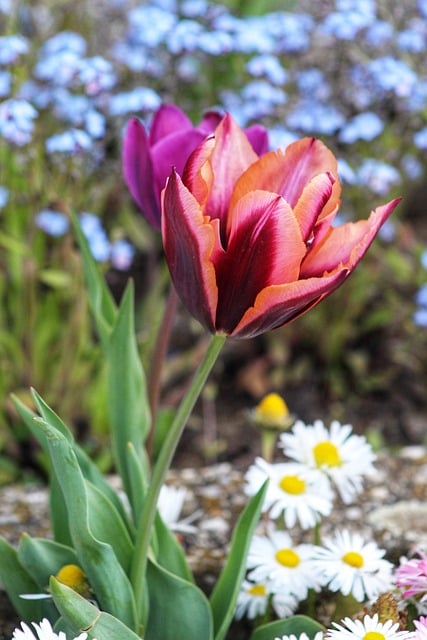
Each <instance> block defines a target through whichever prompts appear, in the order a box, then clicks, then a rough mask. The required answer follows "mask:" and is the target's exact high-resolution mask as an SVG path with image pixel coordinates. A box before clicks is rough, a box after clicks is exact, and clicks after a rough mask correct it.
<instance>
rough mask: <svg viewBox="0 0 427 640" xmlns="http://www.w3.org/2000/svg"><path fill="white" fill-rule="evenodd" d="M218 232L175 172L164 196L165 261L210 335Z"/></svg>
mask: <svg viewBox="0 0 427 640" xmlns="http://www.w3.org/2000/svg"><path fill="white" fill-rule="evenodd" d="M215 227H216V229H215ZM218 232H219V230H218V224H217V223H216V225H213V226H212V225H211V224H209V222H207V221H206V219H205V218H204V217H203V214H202V210H201V208H200V205H199V203H198V202H197V200H196V199H195V198H194V196H193V195H192V194H191V193H190V192H189V191H188V189H187V188H186V187H185V186H184V184H183V183H182V181H181V178H180V176H179V175H178V174H177V173H176V172H175V171H174V172H173V173H172V175H171V177H170V178H169V180H168V183H167V185H166V189H165V191H164V196H163V212H162V236H163V245H164V250H165V255H166V260H167V263H168V267H169V271H170V273H171V277H172V280H173V283H174V285H175V289H176V291H177V293H178V295H179V296H180V298H181V299H182V301H183V302H184V304H185V306H186V307H187V309H188V310H189V311H190V313H192V314H193V316H195V317H196V318H197V319H198V320H199V321H200V322H201V323H202V324H203V325H204V326H205V327H207V329H209V330H210V331H212V332H214V331H215V320H214V319H215V314H216V306H217V299H218V289H217V285H216V277H215V269H214V265H213V263H212V256H213V255H214V254H215V252H216V250H217V237H218Z"/></svg>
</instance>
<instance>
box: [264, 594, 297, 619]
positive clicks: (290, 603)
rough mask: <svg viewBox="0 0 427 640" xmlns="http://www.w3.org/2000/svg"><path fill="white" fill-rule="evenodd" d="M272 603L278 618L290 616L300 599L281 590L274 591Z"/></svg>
mask: <svg viewBox="0 0 427 640" xmlns="http://www.w3.org/2000/svg"><path fill="white" fill-rule="evenodd" d="M271 604H272V607H273V610H274V612H275V614H276V615H277V617H278V618H289V616H291V615H293V614H294V613H295V611H296V608H297V606H298V604H299V600H298V599H297V598H296V597H295V596H294V595H293V594H292V593H286V592H283V591H282V590H279V591H278V592H277V593H273V597H272V599H271Z"/></svg>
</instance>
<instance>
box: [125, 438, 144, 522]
mask: <svg viewBox="0 0 427 640" xmlns="http://www.w3.org/2000/svg"><path fill="white" fill-rule="evenodd" d="M145 454H146V452H145V450H144V451H143V452H142V454H137V452H136V450H135V447H134V446H133V444H132V442H129V443H128V446H127V460H126V469H127V472H128V476H129V486H130V494H131V495H132V496H133V504H132V505H131V506H132V511H133V515H134V521H135V523H137V522H138V521H139V515H140V513H141V511H142V507H143V504H144V498H145V492H146V490H147V477H148V462H146V463H144V460H145Z"/></svg>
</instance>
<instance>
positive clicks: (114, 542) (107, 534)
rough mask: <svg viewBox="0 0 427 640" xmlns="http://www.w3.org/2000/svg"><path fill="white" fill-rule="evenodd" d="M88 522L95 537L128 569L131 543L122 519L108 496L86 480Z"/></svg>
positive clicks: (131, 552) (130, 557)
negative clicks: (107, 545) (105, 544)
mask: <svg viewBox="0 0 427 640" xmlns="http://www.w3.org/2000/svg"><path fill="white" fill-rule="evenodd" d="M85 484H86V492H87V499H88V515H89V517H88V522H89V527H90V529H91V532H92V534H93V536H94V537H95V538H97V539H98V540H101V541H102V542H106V543H107V544H109V545H111V547H112V549H113V550H114V553H115V555H116V556H117V559H118V561H119V562H120V564H121V565H122V567H123V569H124V571H125V572H126V573H128V572H129V571H130V565H131V561H132V555H133V544H132V540H131V539H130V536H129V533H128V531H127V529H126V527H125V525H124V524H123V520H122V519H121V518H120V515H119V514H118V513H117V511H116V509H115V507H114V505H113V504H112V503H111V502H110V501H109V500H108V498H107V497H106V496H105V495H104V494H103V493H102V492H101V491H100V490H99V489H98V488H97V487H95V485H93V484H91V483H90V482H88V481H87V480H86V481H85Z"/></svg>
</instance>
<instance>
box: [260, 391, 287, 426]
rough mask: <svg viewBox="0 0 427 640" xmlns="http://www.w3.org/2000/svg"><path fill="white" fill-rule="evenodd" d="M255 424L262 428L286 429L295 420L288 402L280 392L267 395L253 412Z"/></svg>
mask: <svg viewBox="0 0 427 640" xmlns="http://www.w3.org/2000/svg"><path fill="white" fill-rule="evenodd" d="M253 418H254V421H255V424H256V425H257V426H258V427H261V428H262V429H273V430H275V431H276V430H277V431H284V430H286V429H289V427H290V426H291V424H292V423H293V421H294V418H293V416H291V414H290V413H289V409H288V407H287V405H286V402H285V401H284V400H283V398H282V397H281V396H279V394H278V393H269V394H268V395H266V396H265V397H264V398H263V399H262V400H261V402H260V403H259V404H258V406H257V407H256V408H255V410H254V412H253Z"/></svg>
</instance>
